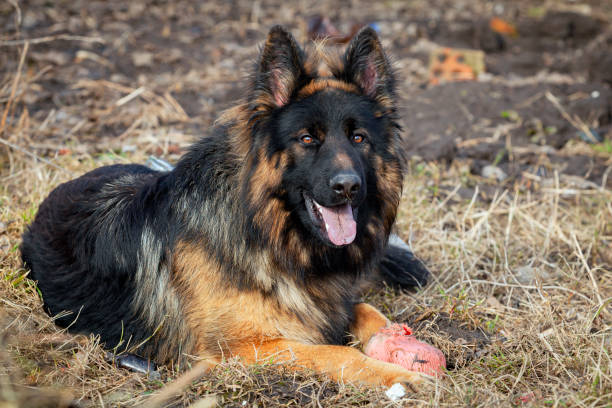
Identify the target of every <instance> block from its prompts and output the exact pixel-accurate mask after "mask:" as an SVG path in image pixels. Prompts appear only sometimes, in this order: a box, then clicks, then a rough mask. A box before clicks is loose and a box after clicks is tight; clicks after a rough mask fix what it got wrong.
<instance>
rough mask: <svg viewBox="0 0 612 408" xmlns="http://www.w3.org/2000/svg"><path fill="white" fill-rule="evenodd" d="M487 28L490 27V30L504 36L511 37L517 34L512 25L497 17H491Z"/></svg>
mask: <svg viewBox="0 0 612 408" xmlns="http://www.w3.org/2000/svg"><path fill="white" fill-rule="evenodd" d="M489 27H491V30H493V31H495V32H496V33H499V34H506V35H512V36H515V35H517V34H518V33H517V31H516V28H515V27H514V25H512V24H510V23H508V22H507V21H505V20H502V19H501V18H499V17H493V18H492V19H491V20H489Z"/></svg>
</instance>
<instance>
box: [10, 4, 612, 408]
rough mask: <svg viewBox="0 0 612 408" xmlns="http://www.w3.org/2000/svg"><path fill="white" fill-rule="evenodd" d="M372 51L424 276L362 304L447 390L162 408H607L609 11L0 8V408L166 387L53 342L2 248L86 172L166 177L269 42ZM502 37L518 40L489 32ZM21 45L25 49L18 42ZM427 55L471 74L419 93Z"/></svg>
mask: <svg viewBox="0 0 612 408" xmlns="http://www.w3.org/2000/svg"><path fill="white" fill-rule="evenodd" d="M314 16H323V17H327V18H329V20H330V21H331V22H332V23H333V24H334V25H335V26H336V27H337V28H338V30H339V31H341V32H343V33H349V32H350V31H351V28H352V27H353V26H354V25H355V24H372V25H374V26H375V27H376V29H377V30H379V33H380V37H381V39H382V41H383V44H384V46H385V47H386V48H387V50H388V53H389V54H390V56H391V57H392V58H393V60H394V63H395V68H396V70H397V75H398V78H399V79H400V80H399V96H400V98H401V101H400V106H401V108H400V109H401V117H402V125H403V127H404V140H405V146H406V151H407V152H408V157H409V160H410V165H409V169H410V171H409V174H408V176H407V178H406V181H405V191H404V199H403V201H402V204H401V207H400V215H399V217H398V221H397V231H398V233H399V234H400V235H401V236H402V237H403V238H404V239H406V240H407V241H409V242H410V244H411V245H412V247H413V248H414V250H415V252H416V253H417V255H419V256H420V257H421V258H423V259H424V260H425V261H426V263H427V264H428V265H429V267H430V268H431V270H432V272H433V275H434V276H433V278H432V282H431V283H430V284H429V285H428V286H427V287H426V288H424V289H422V290H419V291H415V292H399V291H396V290H394V289H392V288H381V289H380V290H377V291H372V292H370V293H368V294H366V300H368V301H370V302H372V303H374V304H376V305H377V306H378V307H380V308H381V309H382V310H383V311H384V312H385V313H386V314H387V315H388V316H389V317H390V318H391V319H393V320H395V321H404V322H408V323H409V324H410V325H411V326H412V328H413V329H415V331H416V333H417V335H418V337H419V338H421V339H423V340H425V341H428V342H430V343H432V344H434V345H436V346H437V347H438V348H440V349H441V350H442V351H443V352H444V354H445V355H446V357H447V361H448V372H447V374H446V375H445V376H444V378H442V379H440V380H438V381H436V382H435V383H434V384H433V385H432V386H431V387H428V388H426V389H424V390H420V391H419V392H417V393H409V394H408V395H407V396H406V397H404V398H403V399H400V400H398V401H395V402H394V401H391V400H390V399H389V398H388V397H387V396H385V394H384V390H382V389H365V388H358V387H355V386H353V385H350V384H336V383H332V382H330V381H329V380H327V379H325V378H322V377H317V376H314V375H312V374H311V373H306V372H301V373H294V372H289V371H286V370H283V368H282V367H277V366H275V365H274V364H261V365H257V366H254V367H245V366H243V365H242V364H241V363H240V362H239V361H235V360H230V361H228V362H227V363H224V364H222V365H221V366H220V367H218V368H217V369H216V370H215V371H214V372H213V373H211V374H207V375H205V376H204V377H203V378H201V379H199V380H197V381H195V382H194V383H193V384H192V385H191V386H190V387H188V388H187V389H186V390H185V391H184V392H183V393H182V394H180V396H177V397H176V398H174V399H173V400H172V402H171V403H170V406H176V407H179V406H190V405H191V404H195V403H196V401H197V403H198V404H200V405H198V406H202V407H204V406H215V405H220V406H241V407H243V406H329V407H332V406H333V407H337V406H352V405H358V406H397V405H407V406H412V405H416V406H457V405H465V406H482V407H490V406H523V405H524V406H527V405H531V406H547V407H559V406H581V407H605V406H608V407H609V406H611V405H612V358H611V357H610V353H611V352H612V307H611V304H612V221H611V220H612V204H611V201H612V191H611V188H612V174H611V173H612V88H611V86H612V26H611V25H610V23H611V22H612V3H611V2H609V1H605V0H601V1H597V0H592V1H586V2H585V1H569V0H568V1H561V0H548V1H524V0H519V1H509V0H505V1H501V0H500V1H485V0H474V1H452V0H448V1H447V0H433V1H422V0H417V1H409V2H408V1H385V2H372V1H363V0H351V1H348V0H347V1H328V2H322V1H321V2H319V1H315V2H297V1H293V0H291V1H289V0H286V1H272V0H271V1H268V0H266V1H243V0H239V1H234V2H221V1H208V2H193V1H183V0H177V1H172V2H163V1H144V0H133V1H130V2H119V1H80V0H76V1H75V0H73V1H64V0H58V1H55V2H49V1H19V0H8V1H5V2H0V75H1V76H0V115H1V116H0V180H2V182H1V183H0V278H1V279H0V305H1V306H0V406H3V407H4V406H6V407H18V406H33V407H42V406H82V407H87V406H134V405H136V404H138V403H141V402H143V401H145V400H146V398H147V397H148V396H149V395H150V394H152V393H154V392H156V391H157V390H158V389H161V388H162V387H164V385H165V384H167V383H171V382H172V380H173V379H175V378H176V377H177V375H178V372H177V371H175V370H174V369H173V368H170V367H161V368H160V374H161V378H160V379H152V378H148V377H147V376H146V375H143V374H139V373H135V372H132V371H129V370H126V369H124V368H119V367H117V366H116V365H114V364H112V363H111V362H109V361H107V360H106V358H105V352H104V350H103V348H102V347H100V346H99V345H98V344H97V342H96V339H95V338H94V337H91V338H88V337H85V336H72V335H69V334H67V333H64V332H62V331H59V330H58V329H57V328H56V327H55V326H54V325H53V321H52V319H50V318H49V317H48V316H46V315H45V314H44V313H43V312H42V309H41V300H40V298H39V296H38V294H37V289H36V287H35V285H34V284H33V283H32V282H31V281H29V280H27V279H26V276H25V274H26V271H25V270H24V269H23V268H22V266H21V264H20V261H19V251H18V246H19V242H20V236H21V233H22V232H23V229H24V227H25V225H27V223H28V222H29V221H31V220H32V217H33V216H34V215H35V213H36V209H37V207H38V204H39V203H40V202H41V200H42V199H43V198H44V197H45V196H46V195H47V194H48V193H49V191H50V190H51V189H52V188H53V187H55V186H56V185H58V184H59V183H61V182H64V181H66V180H69V179H70V178H72V177H74V176H76V175H79V174H81V173H83V172H85V171H88V170H91V169H93V168H95V167H98V166H101V165H105V164H111V163H125V162H140V163H144V162H145V161H146V159H147V157H148V156H149V155H156V156H158V157H162V158H164V159H165V160H168V161H170V162H174V161H176V160H177V159H178V157H180V155H181V154H182V152H183V151H184V149H185V148H186V146H188V145H189V144H190V143H191V142H193V141H194V140H196V139H197V138H199V137H201V136H203V135H205V134H206V132H207V130H208V129H209V128H210V126H211V124H212V123H213V121H214V120H215V118H216V117H217V116H218V115H219V113H220V112H221V111H222V110H223V109H225V108H227V107H230V106H232V104H233V103H234V102H235V101H236V100H237V99H239V98H240V97H242V96H243V92H244V89H245V83H246V81H245V77H246V75H247V73H248V72H249V71H250V70H251V68H252V66H253V63H254V59H255V57H256V56H257V49H258V48H257V47H258V45H259V44H260V43H261V42H262V40H263V39H264V38H265V35H266V32H267V30H268V29H269V28H270V27H271V26H272V25H274V24H279V23H280V24H283V25H286V26H287V27H289V28H290V29H291V30H292V31H293V33H294V34H295V36H296V37H297V38H298V39H299V40H300V41H306V40H307V39H308V27H309V23H310V24H312V21H313V17H314ZM494 17H495V18H499V19H501V20H502V21H504V22H506V23H507V24H509V25H510V26H511V27H512V30H510V31H514V33H513V32H506V33H501V32H500V31H499V30H494V29H493V28H492V25H491V19H492V18H494ZM26 39H29V41H26ZM439 47H454V48H470V49H477V50H481V51H483V52H484V55H485V56H484V64H485V72H484V73H483V74H482V75H480V76H479V78H478V79H477V80H474V81H463V82H451V83H446V84H441V85H432V84H431V83H430V81H429V71H428V64H429V58H430V55H431V53H432V52H434V51H435V50H436V49H438V48H439Z"/></svg>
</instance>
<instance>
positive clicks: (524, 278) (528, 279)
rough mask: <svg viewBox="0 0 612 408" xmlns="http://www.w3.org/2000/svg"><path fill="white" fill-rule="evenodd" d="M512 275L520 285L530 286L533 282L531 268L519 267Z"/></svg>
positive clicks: (533, 270) (533, 277) (533, 274)
mask: <svg viewBox="0 0 612 408" xmlns="http://www.w3.org/2000/svg"><path fill="white" fill-rule="evenodd" d="M514 275H515V276H516V280H517V281H519V283H520V284H522V285H531V284H532V283H533V282H534V281H535V269H534V268H532V267H531V266H521V267H520V268H518V269H517V270H516V271H515V272H514Z"/></svg>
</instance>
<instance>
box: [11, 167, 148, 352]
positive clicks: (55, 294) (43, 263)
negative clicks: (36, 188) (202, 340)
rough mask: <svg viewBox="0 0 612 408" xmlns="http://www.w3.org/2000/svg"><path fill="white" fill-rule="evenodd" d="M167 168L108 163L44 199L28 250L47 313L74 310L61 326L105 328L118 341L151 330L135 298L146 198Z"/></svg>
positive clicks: (105, 336)
mask: <svg viewBox="0 0 612 408" xmlns="http://www.w3.org/2000/svg"><path fill="white" fill-rule="evenodd" d="M159 174H160V173H157V172H154V171H152V170H150V169H148V168H146V167H144V166H140V165H114V166H106V167H102V168H99V169H96V170H94V171H92V172H90V173H87V174H85V175H83V176H81V177H79V178H77V179H75V180H72V181H69V182H67V183H64V184H62V185H60V186H58V187H57V188H56V189H55V190H53V191H52V192H51V194H50V195H49V197H48V198H47V199H46V200H45V201H44V202H43V203H42V204H41V206H40V209H39V211H38V215H37V217H36V219H35V221H34V222H33V223H32V224H31V225H30V226H29V228H28V229H27V231H26V232H25V234H24V236H23V244H22V246H21V253H22V258H23V261H24V263H25V265H26V266H27V267H29V268H30V270H31V272H30V278H32V279H33V280H36V281H38V286H39V288H40V290H41V292H42V293H43V294H44V303H45V308H46V310H47V312H48V313H49V314H50V315H51V316H54V315H57V314H58V313H61V312H63V311H69V312H72V313H63V314H61V315H60V316H59V317H58V318H57V319H56V323H57V324H58V325H60V326H63V327H67V326H70V327H71V329H72V330H75V331H86V332H94V333H100V334H101V335H102V339H101V340H102V341H103V342H106V343H107V346H111V347H112V346H115V345H116V344H117V343H118V342H119V340H120V339H121V338H123V339H126V340H127V339H128V338H129V337H130V336H131V337H132V341H140V340H143V339H144V338H146V337H147V336H149V335H150V334H151V333H150V330H148V329H146V328H145V327H143V325H142V324H141V323H140V322H141V319H139V317H138V316H135V315H134V311H133V310H132V305H133V303H134V302H133V301H134V299H132V297H133V296H134V293H136V291H135V290H134V285H136V282H135V276H134V271H136V270H137V265H136V264H137V262H138V259H137V256H136V254H137V253H138V247H139V246H140V241H141V231H142V228H143V225H144V221H145V217H146V210H147V209H146V208H144V202H145V201H144V199H143V198H144V196H146V194H147V193H148V191H151V189H152V188H154V185H155V183H156V181H157V179H158V178H159ZM85 299H87V300H86V301H84V300H85ZM75 305H83V306H82V307H80V308H79V309H78V310H74V308H75ZM117 321H123V326H124V327H123V329H124V330H125V331H124V332H123V333H122V328H121V327H120V326H118V325H117Z"/></svg>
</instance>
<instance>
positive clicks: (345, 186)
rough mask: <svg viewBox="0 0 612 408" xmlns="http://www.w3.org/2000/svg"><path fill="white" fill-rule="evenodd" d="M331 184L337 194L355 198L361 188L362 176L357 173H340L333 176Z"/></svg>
mask: <svg viewBox="0 0 612 408" xmlns="http://www.w3.org/2000/svg"><path fill="white" fill-rule="evenodd" d="M329 184H330V186H331V188H332V190H334V192H335V193H336V194H338V195H340V196H342V197H347V198H350V199H353V198H354V196H355V195H356V194H357V193H358V192H359V189H360V188H361V178H360V177H359V176H358V175H357V174H355V173H340V174H336V175H335V176H334V177H332V178H331V180H330V182H329Z"/></svg>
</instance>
